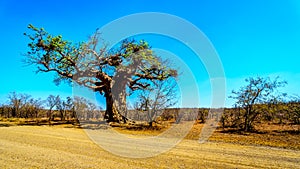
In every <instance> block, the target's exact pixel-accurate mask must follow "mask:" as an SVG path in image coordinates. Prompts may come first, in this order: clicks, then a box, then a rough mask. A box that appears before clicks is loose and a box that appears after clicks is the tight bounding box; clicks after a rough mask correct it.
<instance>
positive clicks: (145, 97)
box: [135, 79, 178, 126]
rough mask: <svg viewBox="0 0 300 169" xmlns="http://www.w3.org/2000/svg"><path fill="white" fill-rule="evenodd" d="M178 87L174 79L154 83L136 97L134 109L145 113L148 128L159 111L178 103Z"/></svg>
mask: <svg viewBox="0 0 300 169" xmlns="http://www.w3.org/2000/svg"><path fill="white" fill-rule="evenodd" d="M177 93H178V87H177V85H176V81H175V79H168V80H166V81H156V82H155V83H154V85H153V86H151V87H149V88H147V89H146V90H143V91H142V92H141V93H140V94H139V95H138V101H137V103H136V104H135V108H136V109H138V110H142V111H146V113H147V119H148V122H149V126H152V124H153V122H154V121H155V118H156V117H157V116H158V115H159V112H160V111H163V110H164V109H165V108H168V107H171V106H174V105H175V104H176V103H177V101H178V96H177Z"/></svg>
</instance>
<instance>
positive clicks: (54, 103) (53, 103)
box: [46, 95, 60, 121]
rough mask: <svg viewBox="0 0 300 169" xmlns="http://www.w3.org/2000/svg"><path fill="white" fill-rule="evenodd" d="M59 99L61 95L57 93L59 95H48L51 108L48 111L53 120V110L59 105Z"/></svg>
mask: <svg viewBox="0 0 300 169" xmlns="http://www.w3.org/2000/svg"><path fill="white" fill-rule="evenodd" d="M59 101H60V98H59V95H57V96H54V95H49V96H48V98H47V100H46V104H47V106H48V108H49V110H48V112H47V117H48V120H49V121H51V120H53V117H52V110H53V108H54V107H56V106H57V105H58V103H59Z"/></svg>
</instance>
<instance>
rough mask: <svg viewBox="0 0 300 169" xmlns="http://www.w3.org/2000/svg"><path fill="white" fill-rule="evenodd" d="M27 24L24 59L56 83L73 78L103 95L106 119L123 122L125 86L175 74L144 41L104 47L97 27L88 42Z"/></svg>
mask: <svg viewBox="0 0 300 169" xmlns="http://www.w3.org/2000/svg"><path fill="white" fill-rule="evenodd" d="M28 28H29V29H30V30H31V31H32V32H33V33H31V34H26V33H25V35H26V36H28V37H29V39H30V40H31V42H30V43H29V44H28V46H29V51H28V53H27V57H26V63H28V64H30V65H35V66H36V67H37V71H38V72H55V73H56V75H57V76H56V78H55V82H57V84H59V82H61V81H67V82H75V83H76V84H78V85H81V86H84V87H87V88H89V89H92V90H94V91H95V92H99V93H100V94H102V95H104V96H105V98H106V112H105V118H106V119H107V121H108V122H112V121H116V122H122V121H123V122H126V118H124V116H122V115H121V114H122V113H124V112H122V111H125V109H126V96H127V94H126V93H127V91H126V87H128V88H129V89H130V90H131V91H136V90H143V89H145V88H147V87H148V86H150V85H151V83H152V82H153V81H155V80H165V79H168V78H169V77H172V76H177V71H176V70H174V69H171V68H170V66H169V65H167V64H165V63H164V62H163V60H162V58H161V57H159V56H157V55H155V53H154V52H153V51H152V50H151V48H150V46H149V45H148V43H147V42H145V41H139V42H137V41H135V40H124V41H122V42H121V43H120V44H119V45H116V46H117V47H116V48H113V49H107V45H105V44H104V43H103V45H102V46H100V45H101V44H100V42H99V35H100V33H99V32H98V31H97V32H96V33H95V34H94V35H92V36H91V37H90V38H89V40H88V42H85V43H79V44H73V43H71V42H69V41H66V40H63V39H62V36H60V35H59V36H52V35H50V34H49V33H47V32H46V31H45V30H44V29H43V28H36V27H34V26H33V25H29V26H28Z"/></svg>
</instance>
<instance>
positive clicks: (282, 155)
mask: <svg viewBox="0 0 300 169" xmlns="http://www.w3.org/2000/svg"><path fill="white" fill-rule="evenodd" d="M0 126H1V127H0V136H1V137H0V166H1V167H0V168H120V167H122V168H300V149H299V140H300V139H299V134H295V135H293V134H290V133H279V134H278V133H277V132H273V131H271V130H269V129H267V128H266V127H265V128H266V130H268V131H266V132H267V133H254V134H249V133H248V134H247V133H243V134H242V135H241V134H236V133H230V132H226V133H221V132H215V133H214V134H213V135H212V137H211V138H210V141H208V142H206V143H203V144H199V143H198V141H197V134H199V131H200V130H201V125H200V124H197V125H195V126H194V127H193V128H192V131H191V132H190V133H189V134H188V135H187V136H186V139H184V140H182V141H181V142H180V143H179V144H177V145H176V146H175V147H174V148H172V149H171V150H170V151H166V152H164V153H162V154H159V155H157V156H154V157H149V158H127V157H120V156H117V155H114V154H112V153H110V152H108V151H106V150H104V149H103V148H101V147H100V146H98V145H97V144H96V143H95V142H93V141H92V140H91V139H90V138H89V137H88V135H87V133H86V131H85V130H83V129H81V128H75V127H72V125H58V126H48V125H44V126H17V125H13V124H10V123H7V122H6V123H3V122H2V123H0ZM113 130H116V131H118V132H121V133H126V134H131V135H134V136H135V137H139V136H143V137H145V135H155V134H158V131H151V132H149V131H145V130H144V131H143V130H140V131H132V130H124V129H120V128H119V129H116V128H115V129H113ZM284 138H285V139H284ZM274 139H277V140H274ZM290 139H295V141H294V142H293V141H292V140H290ZM255 140H257V141H256V142H255ZM266 140H269V142H267V141H266ZM265 142H266V143H265Z"/></svg>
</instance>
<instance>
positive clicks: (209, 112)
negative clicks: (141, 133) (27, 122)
mask: <svg viewBox="0 0 300 169" xmlns="http://www.w3.org/2000/svg"><path fill="white" fill-rule="evenodd" d="M252 109H253V110H252V111H253V112H254V113H252V114H251V115H249V114H247V111H246V110H245V109H243V108H241V107H235V108H220V109H209V108H166V109H163V110H159V112H157V117H156V119H155V120H152V122H158V121H174V122H180V121H182V120H197V122H198V123H205V122H206V120H207V119H217V120H219V121H220V126H221V127H223V128H236V129H243V128H244V126H245V123H246V120H248V121H249V123H250V125H251V127H254V124H256V123H266V122H267V123H273V124H297V125H299V124H300V100H299V99H291V100H289V101H285V102H283V101H281V102H270V103H269V104H266V103H264V104H255V105H254V106H253V107H252ZM104 112H105V111H104V110H101V108H100V107H97V106H96V105H95V104H94V103H92V102H91V101H89V100H87V99H85V98H83V97H74V98H71V97H66V98H65V99H62V98H61V97H60V96H54V95H49V96H48V98H47V99H46V100H41V99H35V98H33V97H31V96H30V95H27V94H17V93H15V92H13V93H10V94H9V95H8V101H7V103H6V104H2V105H1V106H0V116H1V117H2V118H44V119H46V120H47V121H54V120H56V121H57V120H61V121H69V120H104V119H103V116H104ZM126 117H127V118H129V119H133V120H137V121H147V120H149V118H148V114H147V112H146V111H142V110H136V109H135V110H128V112H126Z"/></svg>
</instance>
